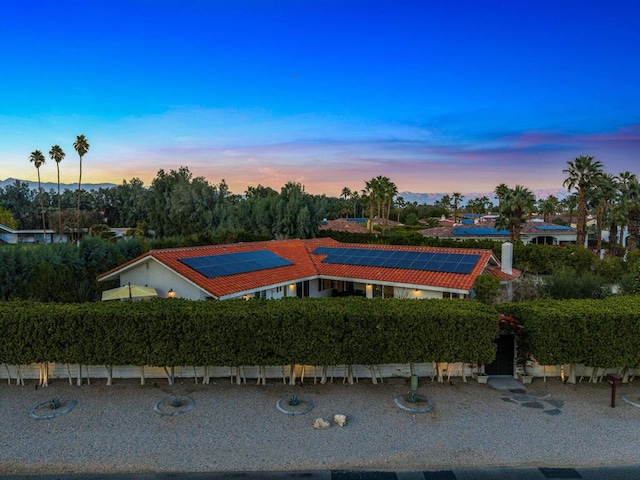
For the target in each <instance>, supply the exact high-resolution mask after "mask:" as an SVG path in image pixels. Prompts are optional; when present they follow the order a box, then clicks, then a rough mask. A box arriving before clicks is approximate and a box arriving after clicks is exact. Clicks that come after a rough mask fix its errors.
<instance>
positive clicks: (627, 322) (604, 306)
mask: <svg viewBox="0 0 640 480" xmlns="http://www.w3.org/2000/svg"><path fill="white" fill-rule="evenodd" d="M498 310H499V311H500V312H502V313H504V314H506V315H509V316H511V317H514V318H515V319H517V320H518V321H519V322H520V323H521V325H523V327H524V330H525V333H526V335H527V337H528V340H529V343H530V346H531V354H532V356H533V357H534V358H535V359H536V360H537V361H538V363H540V364H542V365H559V364H568V363H584V364H585V365H588V366H592V367H603V368H613V367H631V368H633V367H638V366H639V365H640V296H637V295H635V296H616V297H611V298H607V299H604V300H544V301H540V300H532V301H528V302H520V303H505V304H501V305H499V306H498Z"/></svg>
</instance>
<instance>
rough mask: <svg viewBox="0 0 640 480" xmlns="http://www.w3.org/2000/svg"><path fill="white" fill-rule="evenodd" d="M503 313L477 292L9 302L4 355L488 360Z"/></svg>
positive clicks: (99, 359)
mask: <svg viewBox="0 0 640 480" xmlns="http://www.w3.org/2000/svg"><path fill="white" fill-rule="evenodd" d="M497 319H498V316H497V313H496V311H495V310H494V309H493V308H491V307H488V306H486V305H483V304H480V303H478V302H475V301H468V300H461V301H456V300H416V301H411V300H400V299H363V298H336V299H297V298H292V299H286V300H281V301H275V300H250V301H241V300H238V301H226V302H194V301H188V300H176V299H156V300H151V301H141V302H116V303H85V304H52V303H36V302H0V332H2V336H1V337H0V363H8V364H25V363H31V362H40V361H49V362H62V363H81V364H87V365H91V364H95V365H103V364H104V365H154V366H187V365H287V364H292V363H298V364H307V365H343V364H363V365H372V364H380V363H407V362H431V361H438V362H466V363H488V362H491V361H493V359H494V357H495V343H494V339H495V337H496V335H497V334H498V321H497Z"/></svg>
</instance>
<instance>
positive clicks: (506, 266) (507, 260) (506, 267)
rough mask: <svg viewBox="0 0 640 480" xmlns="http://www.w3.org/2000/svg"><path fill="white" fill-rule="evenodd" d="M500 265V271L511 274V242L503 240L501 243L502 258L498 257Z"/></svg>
mask: <svg viewBox="0 0 640 480" xmlns="http://www.w3.org/2000/svg"><path fill="white" fill-rule="evenodd" d="M500 263H501V264H502V267H501V268H500V271H502V273H506V274H507V275H513V243H511V242H505V243H503V244H502V258H501V259H500Z"/></svg>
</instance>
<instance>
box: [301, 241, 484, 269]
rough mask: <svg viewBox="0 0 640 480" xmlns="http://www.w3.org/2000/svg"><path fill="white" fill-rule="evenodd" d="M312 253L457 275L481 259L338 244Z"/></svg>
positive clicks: (340, 261)
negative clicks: (341, 246)
mask: <svg viewBox="0 0 640 480" xmlns="http://www.w3.org/2000/svg"><path fill="white" fill-rule="evenodd" d="M313 254H314V255H326V256H327V257H326V258H324V259H323V260H322V262H323V263H332V264H340V265H358V266H365V267H382V268H401V269H404V270H421V271H431V272H444V273H460V274H468V273H471V271H472V270H473V269H474V267H475V266H476V264H477V263H478V260H479V259H480V255H476V254H466V253H435V252H411V251H406V250H383V249H366V248H340V247H317V248H316V249H315V250H314V251H313Z"/></svg>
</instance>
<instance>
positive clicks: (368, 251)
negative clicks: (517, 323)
mask: <svg viewBox="0 0 640 480" xmlns="http://www.w3.org/2000/svg"><path fill="white" fill-rule="evenodd" d="M506 245H508V246H510V245H511V244H506ZM510 252H511V251H510V250H509V255H511V253H510ZM505 266H506V268H503V269H501V264H500V262H499V261H498V259H497V258H496V257H495V256H494V254H493V252H492V251H491V250H480V249H477V250H476V249H458V248H429V247H408V246H395V245H364V244H344V243H339V242H337V241H335V240H333V239H331V238H324V239H314V240H281V241H268V242H252V243H237V244H228V245H215V246H206V247H191V248H173V249H167V250H152V251H150V252H148V253H146V254H144V255H141V256H139V257H137V258H135V259H133V260H131V261H129V262H127V263H125V264H123V265H121V266H119V267H117V268H115V269H113V270H111V271H109V272H106V273H104V274H102V275H100V276H99V277H98V281H100V282H104V281H113V280H119V282H120V285H127V284H128V283H130V284H131V285H148V286H150V287H154V288H155V289H156V290H157V291H158V293H159V294H160V296H177V297H180V298H187V299H191V300H227V299H234V298H244V299H248V298H251V297H259V298H284V297H292V296H297V297H331V296H347V295H359V296H365V297H367V298H374V297H385V298H386V297H395V298H415V299H419V298H468V297H470V296H472V288H473V285H474V283H475V281H476V278H477V277H478V275H480V274H483V273H488V274H493V275H496V276H498V278H499V279H500V280H501V281H502V282H503V283H504V282H507V281H510V280H513V279H515V278H516V277H517V276H518V275H519V274H520V272H519V271H517V270H513V269H511V258H509V259H508V260H507V261H505Z"/></svg>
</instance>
